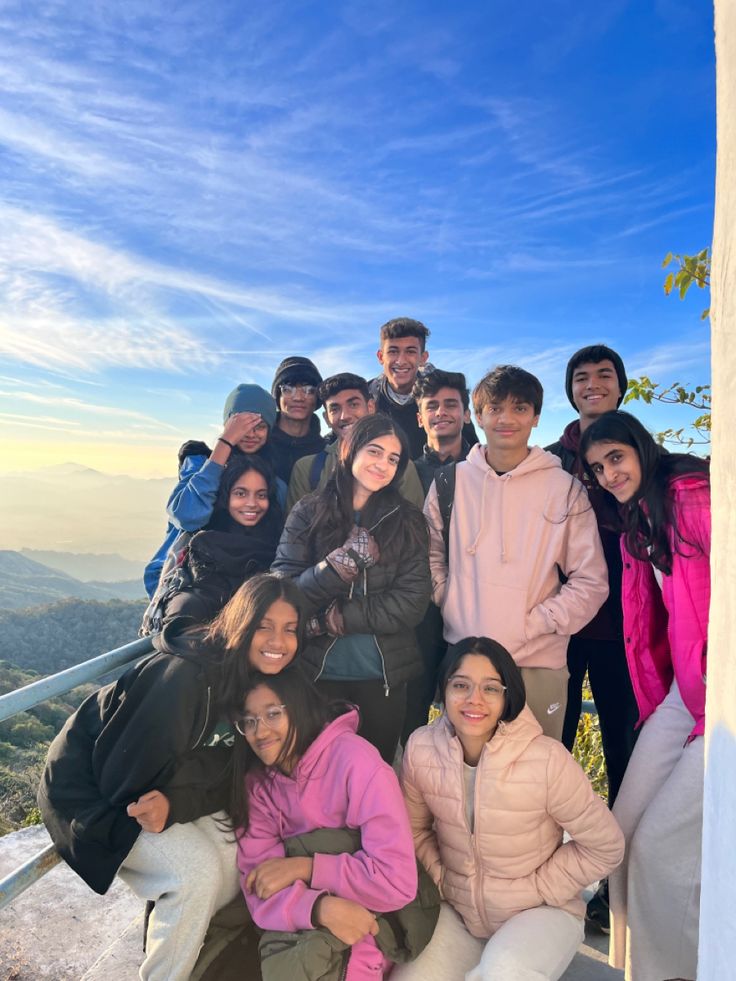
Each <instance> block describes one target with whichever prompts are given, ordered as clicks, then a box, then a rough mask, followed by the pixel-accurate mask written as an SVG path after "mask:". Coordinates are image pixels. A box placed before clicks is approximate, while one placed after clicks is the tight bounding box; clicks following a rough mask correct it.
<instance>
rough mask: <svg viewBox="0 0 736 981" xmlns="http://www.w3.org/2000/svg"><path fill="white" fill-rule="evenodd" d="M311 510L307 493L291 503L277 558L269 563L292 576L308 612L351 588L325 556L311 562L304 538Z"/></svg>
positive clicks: (283, 573) (321, 606)
mask: <svg viewBox="0 0 736 981" xmlns="http://www.w3.org/2000/svg"><path fill="white" fill-rule="evenodd" d="M313 513H314V504H313V502H312V500H311V499H310V498H309V497H307V498H303V499H302V500H301V501H298V502H297V504H295V505H294V507H293V508H292V510H291V511H290V512H289V516H288V518H287V519H286V524H285V525H284V530H283V532H282V533H281V541H280V542H279V547H278V549H277V550H276V558H275V559H274V562H273V565H272V566H271V571H272V572H275V573H276V574H277V575H280V576H284V577H285V578H288V579H293V580H294V582H295V583H296V584H297V586H298V587H299V589H300V591H301V593H302V595H303V597H304V599H305V601H306V606H307V613H308V614H310V615H311V614H312V613H315V612H317V611H318V610H322V609H324V608H325V607H326V606H329V604H330V603H331V602H332V601H333V600H334V599H336V598H337V597H340V596H347V595H348V593H349V592H350V586H349V585H348V584H347V583H344V582H343V581H342V579H341V578H340V577H339V576H338V574H337V573H336V572H335V570H334V569H333V568H332V567H331V566H330V565H329V564H328V563H327V562H326V561H325V560H324V559H322V560H321V561H319V562H317V563H316V564H315V563H314V560H313V557H312V555H311V554H310V552H311V550H310V548H309V543H308V541H307V530H308V528H309V525H310V523H311V520H312V515H313Z"/></svg>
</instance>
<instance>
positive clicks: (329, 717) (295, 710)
mask: <svg viewBox="0 0 736 981" xmlns="http://www.w3.org/2000/svg"><path fill="white" fill-rule="evenodd" d="M261 686H263V687H265V688H269V689H270V690H271V691H272V692H273V693H274V695H275V696H276V698H277V700H278V702H279V703H280V704H281V705H285V706H286V716H287V719H288V730H287V734H286V739H285V740H284V746H283V749H282V750H281V753H280V754H279V757H278V759H277V760H275V762H274V763H273V764H272V765H271V767H269V768H268V769H272V768H275V769H280V768H282V767H287V768H288V769H289V770H291V769H292V767H293V763H295V762H297V761H298V760H299V759H300V758H301V757H302V756H303V755H304V753H305V752H306V751H307V749H309V747H310V746H311V745H312V743H313V742H314V740H315V739H316V738H317V736H318V735H319V734H320V732H322V730H323V729H324V727H325V726H326V725H328V724H329V723H330V722H332V721H333V719H336V718H337V717H338V716H339V715H342V714H343V713H344V712H346V711H347V710H348V708H349V706H348V705H347V703H344V702H330V701H328V700H327V699H326V698H325V697H324V695H323V694H322V693H321V692H320V691H319V690H318V689H317V688H316V687H315V686H314V684H312V681H311V679H310V678H309V677H308V676H307V674H306V673H305V672H304V670H303V669H302V668H301V666H300V665H298V664H294V665H289V667H287V668H285V669H284V670H283V671H279V672H278V674H260V673H258V672H254V673H253V674H251V675H250V677H249V678H248V682H247V684H246V686H245V689H244V691H243V697H242V702H241V703H240V706H239V708H238V709H237V710H236V711H234V712H233V713H232V715H231V718H232V720H233V721H236V720H238V719H239V718H241V717H242V716H243V714H244V711H245V700H246V698H247V697H248V695H249V694H250V693H251V692H252V691H254V690H255V689H256V688H260V687H261ZM268 769H267V768H266V767H265V766H264V764H263V762H262V761H261V760H260V759H259V758H258V757H257V756H256V754H255V753H254V752H253V750H252V749H251V748H250V745H249V744H248V741H247V739H246V738H245V736H242V735H241V734H240V733H239V732H237V730H236V734H235V747H234V750H233V782H232V790H231V796H230V805H229V808H228V810H229V816H230V820H231V822H232V826H233V828H234V829H235V830H236V833H242V831H245V830H247V827H248V794H247V790H246V780H245V778H246V775H247V774H248V773H253V774H255V775H256V779H263V780H265V779H267V772H268ZM239 829H242V831H240V830H239Z"/></svg>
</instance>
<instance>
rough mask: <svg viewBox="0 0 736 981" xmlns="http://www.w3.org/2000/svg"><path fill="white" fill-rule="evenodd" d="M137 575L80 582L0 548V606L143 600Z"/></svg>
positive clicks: (13, 607) (22, 606) (23, 606)
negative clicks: (134, 577) (112, 580)
mask: <svg viewBox="0 0 736 981" xmlns="http://www.w3.org/2000/svg"><path fill="white" fill-rule="evenodd" d="M144 596H145V591H144V589H143V583H142V581H141V579H140V578H136V579H133V580H127V581H123V582H99V581H98V582H94V581H92V582H81V581H80V580H79V579H75V578H74V577H73V576H70V575H67V573H65V572H61V571H59V570H58V569H51V568H49V567H48V566H47V565H43V564H42V563H40V562H36V561H34V560H33V559H29V558H28V557H27V556H26V555H22V554H21V553H20V552H13V551H8V550H0V610H19V609H23V608H25V607H30V606H41V605H44V604H47V603H56V602H58V601H59V600H65V599H84V600H111V599H123V600H142V599H143V598H144Z"/></svg>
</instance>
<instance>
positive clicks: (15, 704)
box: [0, 637, 153, 909]
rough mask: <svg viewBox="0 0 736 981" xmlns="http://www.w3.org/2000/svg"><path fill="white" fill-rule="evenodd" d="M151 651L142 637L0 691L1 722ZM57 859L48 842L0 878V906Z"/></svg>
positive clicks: (58, 859)
mask: <svg viewBox="0 0 736 981" xmlns="http://www.w3.org/2000/svg"><path fill="white" fill-rule="evenodd" d="M152 651H153V647H152V645H151V641H150V638H148V637H144V638H143V639H142V640H134V641H133V642H132V643H131V644H125V645H124V646H123V647H117V648H115V650H113V651H107V652H106V653H105V654H100V655H99V657H93V658H91V659H90V660H89V661H84V662H83V663H82V664H75V665H74V667H71V668H67V669H66V670H65V671H59V673H58V674H54V675H51V676H50V677H48V678H41V679H40V680H39V681H34V682H33V683H32V684H30V685H26V686H25V687H24V688H18V689H17V690H16V691H11V692H8V693H7V694H6V695H0V722H3V721H4V720H5V719H9V718H10V717H11V716H13V715H17V714H18V713H19V712H27V711H28V709H31V708H33V707H34V705H39V704H40V703H41V702H45V701H46V700H47V699H49V698H54V697H55V696H56V695H64V694H65V693H66V692H69V691H71V690H72V689H73V688H77V687H78V686H79V685H83V684H86V683H87V682H89V681H94V680H95V678H99V677H100V676H101V675H103V674H107V673H108V671H113V670H114V669H115V668H119V667H122V666H123V665H125V664H130V662H131V661H137V660H138V658H140V657H144V656H145V655H146V654H150V653H151V652H152ZM60 861H61V859H60V857H59V855H58V854H57V851H56V849H55V848H54V846H53V845H48V846H47V847H46V848H44V849H43V850H42V851H40V852H38V853H37V854H36V855H34V856H33V857H32V858H30V859H29V860H28V861H27V862H25V863H24V864H23V865H21V866H20V868H18V869H16V870H15V871H14V872H11V873H10V875H8V876H6V877H5V878H4V879H2V880H0V909H3V907H5V906H7V905H8V904H9V903H11V902H12V901H13V900H14V899H16V898H17V897H18V896H20V894H21V893H22V892H24V891H25V890H26V889H27V888H28V887H29V886H31V885H33V883H34V882H37V881H38V880H39V879H40V878H41V876H43V875H45V874H46V873H47V872H48V871H49V870H50V869H52V868H53V867H54V866H55V865H56V864H57V862H60Z"/></svg>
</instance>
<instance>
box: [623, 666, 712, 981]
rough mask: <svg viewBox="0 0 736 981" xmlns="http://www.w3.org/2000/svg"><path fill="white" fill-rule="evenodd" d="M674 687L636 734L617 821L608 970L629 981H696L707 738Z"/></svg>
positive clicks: (674, 685) (673, 685)
mask: <svg viewBox="0 0 736 981" xmlns="http://www.w3.org/2000/svg"><path fill="white" fill-rule="evenodd" d="M694 724H695V723H694V720H693V717H692V715H690V712H689V711H688V710H687V708H686V707H685V705H684V703H683V701H682V698H681V697H680V692H679V691H678V688H677V683H676V682H673V683H672V687H671V688H670V691H669V694H668V695H667V697H666V698H665V700H664V701H663V702H662V704H661V705H659V706H658V708H657V709H656V711H655V712H654V713H653V714H652V715H651V716H650V717H649V718H648V719H647V721H646V722H645V723H644V725H643V726H642V729H641V733H640V734H639V739H638V741H637V743H636V746H635V747H634V752H633V754H632V756H631V759H630V761H629V765H628V768H627V770H626V774H625V776H624V779H623V783H622V784H621V789H620V791H619V793H618V796H617V798H616V803H615V804H614V806H613V814H614V817H615V818H616V820H617V821H618V823H619V824H620V825H621V830H622V831H623V833H624V838H625V839H626V854H625V856H624V860H623V863H622V864H621V865H620V866H619V868H618V869H616V871H615V872H613V873H612V874H611V875H610V876H609V878H608V887H609V899H610V904H611V947H610V953H609V963H610V964H611V966H612V967H618V968H624V969H625V972H626V981H662V978H686V979H694V978H695V976H696V973H697V961H698V912H699V906H700V843H701V836H702V827H703V772H704V754H703V738H702V736H698V737H697V738H695V739H694V740H693V741H692V742H689V743H687V744H686V743H685V741H686V739H687V737H688V735H689V733H690V731H691V730H692V728H693V725H694Z"/></svg>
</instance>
